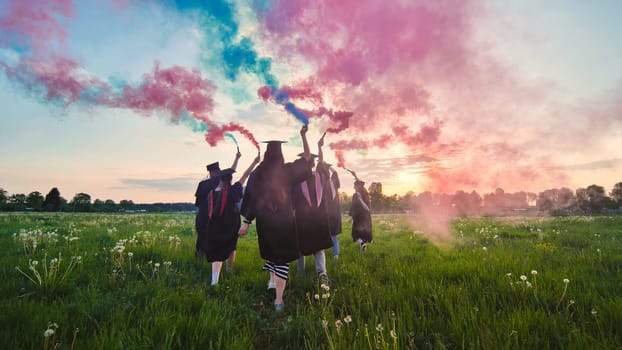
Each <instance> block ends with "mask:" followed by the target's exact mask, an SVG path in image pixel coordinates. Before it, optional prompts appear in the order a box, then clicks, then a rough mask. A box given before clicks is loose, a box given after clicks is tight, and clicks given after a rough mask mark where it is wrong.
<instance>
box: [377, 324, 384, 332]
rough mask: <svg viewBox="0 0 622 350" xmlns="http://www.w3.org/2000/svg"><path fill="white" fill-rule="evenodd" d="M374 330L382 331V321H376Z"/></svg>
mask: <svg viewBox="0 0 622 350" xmlns="http://www.w3.org/2000/svg"><path fill="white" fill-rule="evenodd" d="M376 330H377V331H378V332H382V331H383V330H384V327H383V326H382V323H378V324H377V325H376Z"/></svg>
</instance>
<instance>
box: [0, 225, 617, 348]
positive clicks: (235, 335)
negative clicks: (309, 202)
mask: <svg viewBox="0 0 622 350" xmlns="http://www.w3.org/2000/svg"><path fill="white" fill-rule="evenodd" d="M193 223H194V216H193V215H191V214H117V215H110V214H68V213H67V214H37V213H27V214H1V215H0V251H1V252H2V253H0V254H1V255H0V278H1V279H2V284H0V293H1V294H0V295H2V299H1V302H0V344H2V346H1V347H2V348H7V349H22V348H35V349H36V348H43V349H54V348H56V349H72V348H74V349H139V348H149V349H151V348H157V349H267V348H269V349H377V348H380V349H437V348H446V349H455V348H460V349H462V348H485V349H559V348H568V349H573V348H574V349H587V348H590V349H598V348H600V349H616V348H622V328H621V327H620V326H619V325H620V324H622V311H621V310H622V277H621V276H622V271H621V270H622V217H567V218H554V219H551V218H546V219H542V218H541V219H521V218H515V219H494V218H483V219H457V220H455V221H453V222H452V223H451V225H452V228H453V229H452V232H453V235H452V237H454V240H453V241H451V242H449V243H448V244H444V245H443V246H442V247H439V246H437V245H435V244H433V243H432V241H433V240H430V239H429V238H428V237H429V235H430V234H433V232H422V231H420V230H418V229H416V228H413V227H410V226H409V221H408V220H407V218H405V217H400V216H384V217H374V242H373V243H372V244H371V245H370V246H369V248H368V249H367V251H365V252H362V251H361V250H360V249H359V248H358V245H356V244H354V243H352V242H351V241H350V237H349V230H350V227H351V226H350V223H349V222H347V221H344V233H343V234H341V235H339V240H340V244H341V248H342V253H341V257H340V258H339V260H333V259H330V258H328V257H329V256H330V253H329V251H328V250H327V258H328V270H329V277H330V286H328V287H327V286H320V284H319V282H318V280H317V278H316V276H315V274H314V272H313V263H312V262H311V263H308V264H307V266H308V268H307V271H306V274H305V276H301V275H299V274H297V273H296V267H295V263H293V264H292V265H291V268H290V281H289V283H288V288H287V290H286V294H285V302H286V307H285V310H284V312H280V313H277V312H275V311H274V310H273V306H272V301H273V298H274V294H273V293H274V291H268V290H266V282H267V277H268V276H267V273H265V272H262V271H261V266H262V260H261V258H260V257H259V253H258V248H257V237H256V235H255V234H254V232H250V233H249V234H248V235H247V236H245V237H243V238H241V239H240V241H239V243H238V258H237V261H236V265H235V267H234V269H233V271H231V272H223V274H224V275H223V276H222V277H221V282H220V285H219V286H218V287H216V288H214V287H210V285H209V284H210V276H211V269H210V267H209V264H208V263H207V262H205V261H203V260H200V259H197V258H195V257H194V245H195V236H194V229H193ZM78 257H79V258H78ZM53 259H57V260H55V261H54V260H53ZM307 259H311V260H312V258H307ZM33 261H37V263H36V264H35V265H34V270H33ZM44 267H45V269H44ZM35 271H36V273H35ZM37 274H38V277H37Z"/></svg>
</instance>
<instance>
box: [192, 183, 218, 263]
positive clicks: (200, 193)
mask: <svg viewBox="0 0 622 350" xmlns="http://www.w3.org/2000/svg"><path fill="white" fill-rule="evenodd" d="M219 182H220V178H218V177H215V178H214V177H212V178H209V179H206V180H203V181H201V182H199V185H198V186H197V190H196V192H195V193H194V196H195V201H194V205H195V206H196V207H197V208H198V210H197V216H196V217H195V220H194V228H195V230H196V231H197V242H196V250H197V251H199V250H200V249H199V247H200V246H204V242H203V239H205V238H206V237H207V220H208V214H207V211H208V201H207V196H208V195H209V193H210V192H211V191H212V190H213V189H215V188H216V186H218V183H219Z"/></svg>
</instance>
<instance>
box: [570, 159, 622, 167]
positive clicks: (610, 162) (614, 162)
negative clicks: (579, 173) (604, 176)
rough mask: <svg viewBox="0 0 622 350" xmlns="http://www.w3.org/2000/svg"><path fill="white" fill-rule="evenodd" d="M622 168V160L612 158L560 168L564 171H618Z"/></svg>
mask: <svg viewBox="0 0 622 350" xmlns="http://www.w3.org/2000/svg"><path fill="white" fill-rule="evenodd" d="M621 166H622V158H612V159H603V160H597V161H593V162H588V163H581V164H570V165H563V166H560V168H562V169H564V170H601V169H616V168H619V167H621Z"/></svg>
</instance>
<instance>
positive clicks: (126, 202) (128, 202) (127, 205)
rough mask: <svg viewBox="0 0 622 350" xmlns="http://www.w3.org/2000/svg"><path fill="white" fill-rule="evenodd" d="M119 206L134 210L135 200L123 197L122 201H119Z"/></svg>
mask: <svg viewBox="0 0 622 350" xmlns="http://www.w3.org/2000/svg"><path fill="white" fill-rule="evenodd" d="M119 206H120V207H121V209H123V210H134V202H132V201H131V200H127V199H122V200H121V202H119Z"/></svg>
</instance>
